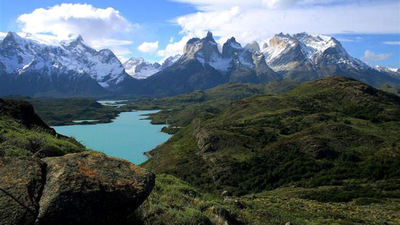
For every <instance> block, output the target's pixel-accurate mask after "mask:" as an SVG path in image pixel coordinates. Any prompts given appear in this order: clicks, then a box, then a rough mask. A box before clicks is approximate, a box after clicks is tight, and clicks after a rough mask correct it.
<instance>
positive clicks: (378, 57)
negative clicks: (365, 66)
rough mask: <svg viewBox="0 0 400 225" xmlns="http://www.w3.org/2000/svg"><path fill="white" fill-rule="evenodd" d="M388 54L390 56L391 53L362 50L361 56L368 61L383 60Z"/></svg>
mask: <svg viewBox="0 0 400 225" xmlns="http://www.w3.org/2000/svg"><path fill="white" fill-rule="evenodd" d="M390 56H392V53H382V54H377V53H375V52H373V51H370V50H366V51H365V52H364V56H363V57H362V58H361V59H362V60H363V61H366V62H369V61H383V60H386V59H388V58H389V57H390Z"/></svg>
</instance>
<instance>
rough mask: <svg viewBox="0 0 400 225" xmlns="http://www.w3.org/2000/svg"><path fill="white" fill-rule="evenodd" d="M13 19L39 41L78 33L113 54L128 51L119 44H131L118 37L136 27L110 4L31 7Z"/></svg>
mask: <svg viewBox="0 0 400 225" xmlns="http://www.w3.org/2000/svg"><path fill="white" fill-rule="evenodd" d="M17 22H18V23H19V24H20V25H21V28H22V32H24V33H27V34H28V35H30V36H31V37H32V38H34V39H38V40H40V41H42V42H47V43H55V42H58V41H60V40H66V39H70V38H71V36H73V35H78V34H80V35H82V36H83V38H84V39H85V40H86V41H87V42H88V43H89V44H90V45H92V46H94V47H96V48H97V49H101V48H111V49H113V50H114V51H115V52H116V53H117V54H121V53H126V52H128V50H127V49H126V48H124V47H123V46H126V45H130V44H132V42H131V41H129V40H124V39H122V38H121V36H122V37H123V36H124V35H126V34H129V33H130V32H132V30H134V29H135V28H137V27H138V26H139V25H138V24H132V23H131V22H129V21H128V20H127V19H125V18H124V17H123V16H122V15H121V14H120V12H119V11H118V10H116V9H114V8H111V7H108V8H96V7H94V6H92V5H89V4H67V3H63V4H60V5H55V6H52V7H49V8H38V9H35V10H34V11H32V12H31V13H27V14H22V15H20V16H19V17H18V19H17Z"/></svg>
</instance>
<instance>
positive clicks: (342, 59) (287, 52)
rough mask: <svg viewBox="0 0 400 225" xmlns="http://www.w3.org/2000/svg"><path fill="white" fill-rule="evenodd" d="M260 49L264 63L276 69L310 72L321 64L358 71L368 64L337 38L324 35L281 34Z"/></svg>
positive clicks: (317, 68)
mask: <svg viewBox="0 0 400 225" xmlns="http://www.w3.org/2000/svg"><path fill="white" fill-rule="evenodd" d="M261 51H262V52H263V54H264V55H265V57H266V60H267V63H268V64H269V65H270V66H271V67H272V68H273V69H274V70H276V71H288V70H293V69H294V68H296V67H303V69H307V71H309V72H315V70H319V67H321V65H334V66H337V67H338V69H340V68H344V67H352V68H355V69H357V70H362V69H366V68H367V67H368V66H367V65H366V64H365V63H363V62H361V61H360V60H358V59H355V58H353V57H351V56H350V55H349V54H348V53H347V51H346V50H345V49H344V48H343V46H342V45H341V44H340V42H339V41H337V40H336V39H335V38H333V37H330V36H326V35H310V34H307V33H299V34H295V35H289V34H283V33H280V34H277V35H275V36H274V37H273V38H271V39H270V41H269V44H268V45H267V46H265V48H264V49H262V50H261ZM339 67H340V68H339Z"/></svg>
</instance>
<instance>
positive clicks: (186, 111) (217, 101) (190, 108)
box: [127, 82, 297, 133]
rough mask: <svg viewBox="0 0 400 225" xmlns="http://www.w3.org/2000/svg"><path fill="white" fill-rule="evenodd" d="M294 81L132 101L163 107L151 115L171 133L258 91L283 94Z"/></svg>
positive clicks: (141, 106) (135, 105) (236, 85)
mask: <svg viewBox="0 0 400 225" xmlns="http://www.w3.org/2000/svg"><path fill="white" fill-rule="evenodd" d="M296 85H297V84H296V83H294V82H271V83H268V84H266V85H262V84H245V83H230V84H223V85H220V86H217V87H215V88H212V89H208V90H205V91H195V92H191V93H188V94H183V95H178V96H176V97H170V98H162V99H148V100H141V101H135V102H133V103H130V104H128V106H127V107H128V108H129V109H162V110H161V111H160V112H158V113H155V114H151V115H150V116H149V117H150V119H151V120H152V123H154V124H165V123H166V124H167V125H168V127H166V128H165V129H164V131H165V132H168V133H176V132H177V131H178V130H179V129H180V128H182V127H185V126H187V125H189V124H190V123H191V122H192V120H193V119H194V118H202V119H208V118H211V117H213V116H215V115H216V114H218V113H219V112H221V111H222V110H223V109H224V108H225V107H226V106H228V105H230V104H231V103H232V102H234V101H238V100H240V99H243V98H247V97H250V96H253V95H258V94H279V93H283V92H286V91H288V90H291V89H293V88H295V87H296Z"/></svg>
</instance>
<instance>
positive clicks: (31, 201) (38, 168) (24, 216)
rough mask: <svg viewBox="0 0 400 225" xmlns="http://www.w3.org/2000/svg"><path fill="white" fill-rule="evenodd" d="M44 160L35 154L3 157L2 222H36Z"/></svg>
mask: <svg viewBox="0 0 400 225" xmlns="http://www.w3.org/2000/svg"><path fill="white" fill-rule="evenodd" d="M43 168H44V164H43V163H42V162H41V161H39V160H34V159H32V158H20V159H18V160H16V159H14V158H0V224H1V225H29V224H33V223H34V222H35V218H36V216H37V213H38V208H39V204H38V203H39V198H40V196H41V192H42V190H43V185H44V176H45V175H44V173H43Z"/></svg>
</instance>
